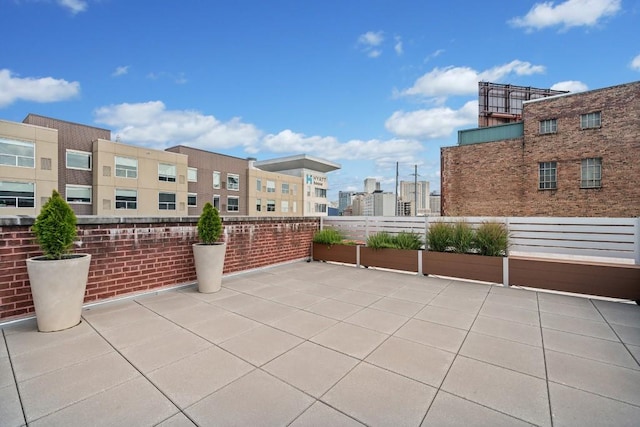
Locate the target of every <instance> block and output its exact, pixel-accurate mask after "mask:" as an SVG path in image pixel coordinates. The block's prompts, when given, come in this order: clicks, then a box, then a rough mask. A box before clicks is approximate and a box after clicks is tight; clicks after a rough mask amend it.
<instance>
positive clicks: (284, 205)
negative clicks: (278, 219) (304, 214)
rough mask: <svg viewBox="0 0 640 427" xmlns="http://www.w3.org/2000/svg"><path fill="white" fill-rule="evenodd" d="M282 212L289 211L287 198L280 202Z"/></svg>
mask: <svg viewBox="0 0 640 427" xmlns="http://www.w3.org/2000/svg"><path fill="white" fill-rule="evenodd" d="M280 212H282V213H285V212H289V202H288V201H287V200H282V201H281V202H280Z"/></svg>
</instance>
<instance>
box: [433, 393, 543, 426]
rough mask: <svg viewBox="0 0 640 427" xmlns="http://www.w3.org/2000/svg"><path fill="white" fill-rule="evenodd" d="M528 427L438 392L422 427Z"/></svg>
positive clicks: (487, 409) (482, 407)
mask: <svg viewBox="0 0 640 427" xmlns="http://www.w3.org/2000/svg"><path fill="white" fill-rule="evenodd" d="M431 426H433V427H458V426H474V427H512V426H515V427H518V426H520V427H527V426H532V424H529V423H527V422H524V421H522V420H519V419H517V418H513V417H512V416H509V415H507V414H503V413H501V412H497V411H494V410H492V409H490V408H487V407H486V406H482V405H478V404H477V403H474V402H471V401H469V400H466V399H462V398H460V397H457V396H454V395H452V394H449V393H446V392H444V391H442V390H440V391H439V392H438V394H437V395H436V398H435V399H434V400H433V404H432V405H431V408H430V409H429V412H428V413H427V416H426V417H425V419H424V421H423V422H422V424H421V427H431Z"/></svg>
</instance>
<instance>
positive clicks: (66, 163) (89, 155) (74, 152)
mask: <svg viewBox="0 0 640 427" xmlns="http://www.w3.org/2000/svg"><path fill="white" fill-rule="evenodd" d="M69 154H72V155H75V156H84V157H86V158H88V159H89V167H76V166H69ZM64 166H65V167H66V168H67V169H73V170H79V171H90V170H93V153H91V152H89V151H81V150H70V149H67V150H66V151H65V155H64Z"/></svg>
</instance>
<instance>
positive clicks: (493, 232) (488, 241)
mask: <svg viewBox="0 0 640 427" xmlns="http://www.w3.org/2000/svg"><path fill="white" fill-rule="evenodd" d="M475 246H476V248H477V249H478V251H479V253H480V255H488V256H505V255H506V254H507V247H508V246H509V232H508V231H507V227H506V226H505V225H504V224H500V223H497V222H483V223H482V225H480V227H478V229H477V230H476V238H475Z"/></svg>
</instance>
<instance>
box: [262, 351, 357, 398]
mask: <svg viewBox="0 0 640 427" xmlns="http://www.w3.org/2000/svg"><path fill="white" fill-rule="evenodd" d="M358 362H359V361H358V360H357V359H354V358H352V357H349V356H346V355H344V354H342V353H338V352H337V351H333V350H330V349H328V348H325V347H322V346H319V345H317V344H314V343H311V342H308V341H307V342H305V343H303V344H301V345H300V346H298V347H296V348H294V349H293V350H291V351H288V352H287V353H285V354H283V355H281V356H280V357H278V358H277V359H274V360H272V361H271V362H269V363H267V364H266V365H264V366H263V367H262V368H263V369H264V370H265V371H267V372H270V373H271V374H272V375H274V376H276V377H278V378H280V379H281V380H283V381H284V382H286V383H288V384H291V385H292V386H294V387H296V388H299V389H300V390H302V391H304V392H305V393H308V394H310V395H312V396H315V397H316V398H318V397H320V396H322V395H323V394H324V393H325V392H326V391H327V390H329V389H330V388H331V387H333V385H335V384H336V383H337V382H338V381H339V380H340V379H341V378H342V377H343V376H344V375H345V374H346V373H347V372H349V371H350V370H351V369H353V367H354V366H356V365H357V364H358Z"/></svg>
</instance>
